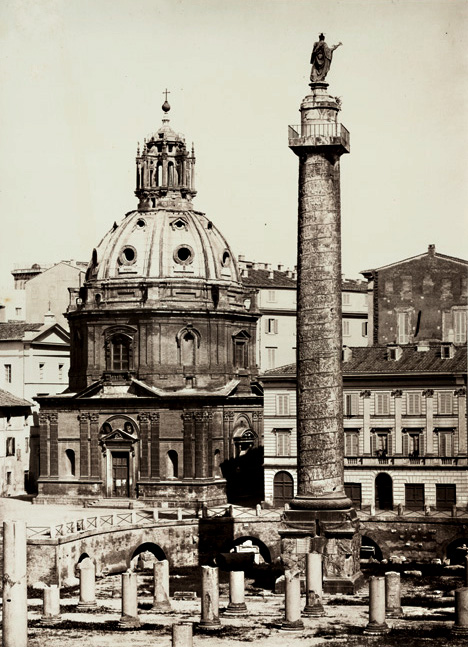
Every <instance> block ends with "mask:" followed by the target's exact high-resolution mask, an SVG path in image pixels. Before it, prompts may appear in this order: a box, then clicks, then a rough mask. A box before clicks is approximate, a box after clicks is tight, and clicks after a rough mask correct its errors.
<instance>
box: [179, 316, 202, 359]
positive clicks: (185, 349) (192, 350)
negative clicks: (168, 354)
mask: <svg viewBox="0 0 468 647" xmlns="http://www.w3.org/2000/svg"><path fill="white" fill-rule="evenodd" d="M200 339H201V335H200V333H199V332H198V330H196V329H195V328H192V326H191V325H188V326H187V327H186V328H182V329H181V330H179V332H178V333H177V335H176V342H177V347H178V349H179V364H182V366H193V365H194V364H196V363H197V362H196V358H197V349H198V348H200Z"/></svg>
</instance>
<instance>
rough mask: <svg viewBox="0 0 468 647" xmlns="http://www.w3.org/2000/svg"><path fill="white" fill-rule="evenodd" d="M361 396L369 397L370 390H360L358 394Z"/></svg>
mask: <svg viewBox="0 0 468 647" xmlns="http://www.w3.org/2000/svg"><path fill="white" fill-rule="evenodd" d="M359 395H360V396H361V398H370V397H371V395H372V394H371V392H370V391H369V390H365V391H361V393H360V394H359Z"/></svg>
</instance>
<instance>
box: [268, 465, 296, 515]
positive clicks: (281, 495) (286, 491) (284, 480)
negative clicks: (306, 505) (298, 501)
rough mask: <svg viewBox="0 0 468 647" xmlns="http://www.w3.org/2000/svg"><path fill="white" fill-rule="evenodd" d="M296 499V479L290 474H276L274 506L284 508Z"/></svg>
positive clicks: (274, 480) (274, 479) (282, 472)
mask: <svg viewBox="0 0 468 647" xmlns="http://www.w3.org/2000/svg"><path fill="white" fill-rule="evenodd" d="M293 497H294V479H293V477H292V476H291V474H290V473H289V472H285V471H281V472H276V474H275V476H274V478H273V505H274V507H275V508H284V504H285V503H289V501H291V499H292V498H293Z"/></svg>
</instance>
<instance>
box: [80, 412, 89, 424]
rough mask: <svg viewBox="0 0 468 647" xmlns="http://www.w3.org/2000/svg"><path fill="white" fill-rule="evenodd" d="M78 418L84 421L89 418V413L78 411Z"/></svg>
mask: <svg viewBox="0 0 468 647" xmlns="http://www.w3.org/2000/svg"><path fill="white" fill-rule="evenodd" d="M78 420H79V421H80V422H86V421H87V420H89V413H80V414H79V415H78Z"/></svg>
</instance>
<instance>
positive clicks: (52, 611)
mask: <svg viewBox="0 0 468 647" xmlns="http://www.w3.org/2000/svg"><path fill="white" fill-rule="evenodd" d="M43 601H44V608H43V614H42V617H41V621H42V622H44V623H46V624H50V623H56V622H59V621H60V589H59V587H58V586H57V585H56V584H52V585H51V586H47V587H46V588H45V589H44V598H43Z"/></svg>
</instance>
